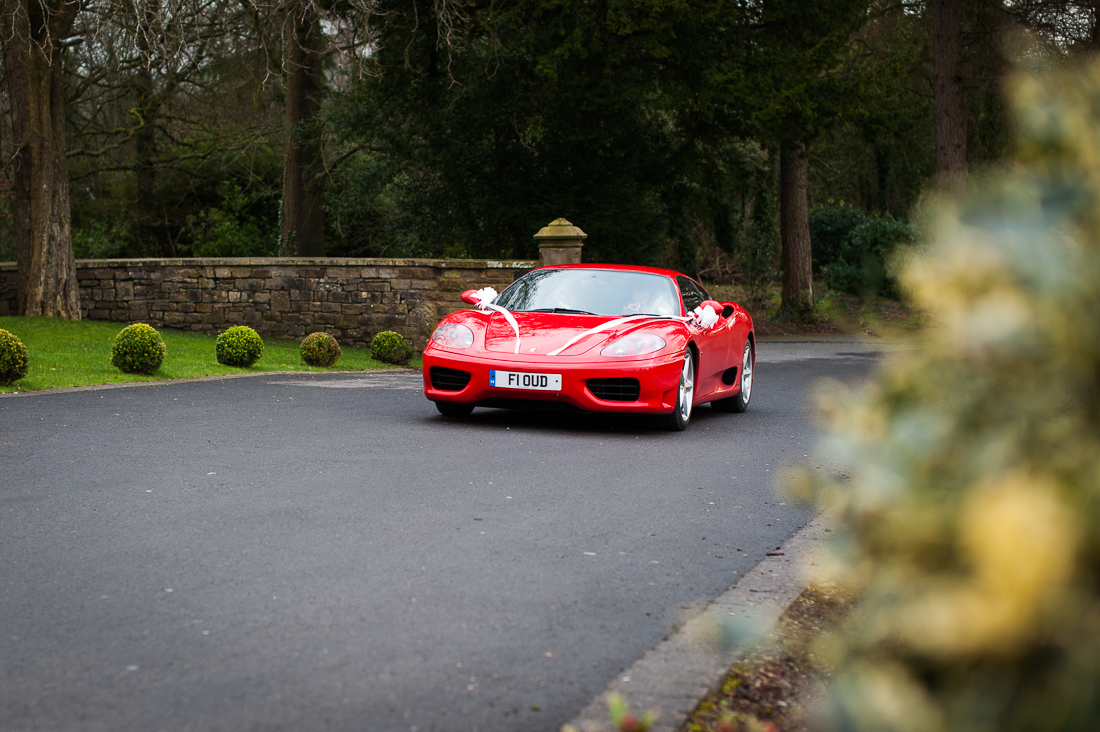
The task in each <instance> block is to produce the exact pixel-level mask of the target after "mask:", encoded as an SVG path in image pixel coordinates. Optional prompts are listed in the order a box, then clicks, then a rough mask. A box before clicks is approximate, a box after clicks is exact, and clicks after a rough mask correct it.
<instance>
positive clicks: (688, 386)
mask: <svg viewBox="0 0 1100 732" xmlns="http://www.w3.org/2000/svg"><path fill="white" fill-rule="evenodd" d="M694 397H695V357H694V356H693V355H692V354H691V350H690V349H689V350H688V351H687V352H685V353H684V365H683V366H682V367H681V368H680V385H679V386H678V387H677V389H676V405H675V406H674V407H673V408H672V414H670V415H668V416H667V417H665V426H666V427H667V428H668V429H670V430H673V431H675V432H680V431H682V430H686V429H687V426H688V422H689V421H690V420H691V409H692V400H693V399H694Z"/></svg>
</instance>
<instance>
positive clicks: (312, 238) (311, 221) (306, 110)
mask: <svg viewBox="0 0 1100 732" xmlns="http://www.w3.org/2000/svg"><path fill="white" fill-rule="evenodd" d="M323 60H324V36H323V35H322V33H321V21H320V18H318V17H317V15H316V13H315V12H313V11H312V10H311V9H310V8H309V7H308V5H307V4H297V3H292V4H291V5H290V9H289V17H288V18H287V24H286V62H285V63H286V125H287V138H286V145H285V151H284V164H283V233H282V237H283V243H282V251H283V254H285V255H289V254H297V255H299V256H303V257H323V256H324V255H325V219H324V208H325V175H324V160H323V158H322V157H321V136H320V134H319V132H318V131H317V130H316V129H313V123H314V122H315V121H316V120H315V119H314V115H315V113H316V112H317V111H318V110H319V109H320V108H321V92H322V90H321V70H322V69H321V64H322V62H323Z"/></svg>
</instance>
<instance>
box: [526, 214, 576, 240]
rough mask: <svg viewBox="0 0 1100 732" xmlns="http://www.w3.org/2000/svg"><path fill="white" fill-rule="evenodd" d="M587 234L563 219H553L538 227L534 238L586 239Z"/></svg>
mask: <svg viewBox="0 0 1100 732" xmlns="http://www.w3.org/2000/svg"><path fill="white" fill-rule="evenodd" d="M587 238H588V234H585V233H584V232H583V231H581V230H580V227H578V226H573V224H571V223H569V222H568V221H566V220H565V219H554V220H553V221H551V222H550V223H549V224H547V225H546V226H544V227H542V228H541V229H539V233H537V234H535V239H538V240H544V239H587Z"/></svg>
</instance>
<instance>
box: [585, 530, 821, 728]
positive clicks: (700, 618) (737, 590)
mask: <svg viewBox="0 0 1100 732" xmlns="http://www.w3.org/2000/svg"><path fill="white" fill-rule="evenodd" d="M834 524H835V518H834V517H833V516H832V514H829V513H824V514H819V515H818V516H817V517H816V518H814V519H813V520H812V521H810V523H808V524H806V526H804V527H803V528H802V529H801V530H799V532H798V533H796V534H795V535H794V536H792V537H791V538H790V539H788V540H787V541H786V542H785V543H784V544H783V546H782V548H781V549H779V550H777V551H775V552H769V553H768V555H767V556H766V557H765V558H764V560H763V561H762V562H760V563H759V564H757V565H756V566H755V567H753V569H752V570H750V571H749V572H748V573H746V574H745V576H744V577H742V578H741V580H740V581H739V582H738V583H737V584H736V585H734V586H733V587H731V588H730V589H728V590H726V592H724V593H723V594H722V595H720V596H719V597H718V598H717V599H715V600H714V601H713V602H711V603H710V604H709V605H708V606H707V607H706V609H705V610H703V611H702V612H701V613H700V614H698V615H696V616H695V617H693V618H692V619H690V620H688V621H687V622H686V623H685V624H684V625H683V626H682V627H681V628H679V629H678V630H676V631H675V632H674V633H673V634H672V635H671V636H670V637H669V638H667V639H666V640H664V641H662V642H661V643H659V644H658V645H657V647H655V648H654V649H653V650H651V651H649V652H648V653H646V654H645V655H644V656H642V658H640V659H638V661H636V662H635V663H634V665H632V666H631V667H630V668H628V669H627V670H626V671H624V672H622V673H620V674H619V675H618V676H617V677H616V678H615V680H614V681H613V682H612V683H611V684H610V685H609V686H608V687H607V689H605V690H604V691H603V692H601V693H600V694H599V695H597V696H596V697H595V698H594V699H593V700H592V701H591V702H589V704H588V705H587V706H586V707H585V708H584V709H583V710H581V713H580V714H578V715H577V716H576V717H575V718H573V719H572V720H570V721H569V722H568V725H572V726H573V727H574V728H576V729H577V730H580V732H606V731H607V730H609V729H610V726H609V724H608V716H607V697H608V695H609V694H612V693H617V694H620V695H621V696H622V697H623V698H624V699H625V700H626V702H627V703H628V704H629V705H630V709H631V710H632V711H634V712H636V713H639V714H640V713H641V712H644V711H646V710H648V709H654V710H656V711H658V712H659V713H660V718H659V719H658V721H657V724H656V725H655V726H654V727H653V732H676V731H677V730H679V729H680V727H681V726H683V724H684V721H685V720H686V719H687V718H688V716H689V715H690V714H691V713H692V712H693V711H695V708H696V707H697V706H698V705H699V702H700V701H702V699H703V698H704V697H705V696H706V695H707V694H709V693H710V692H711V691H713V690H714V689H716V688H717V687H718V685H719V684H721V683H722V681H723V680H724V679H725V677H726V674H727V673H728V672H729V669H730V666H732V665H733V664H734V663H736V662H737V661H738V660H740V659H741V658H743V657H744V656H745V655H746V654H747V653H748V652H749V651H750V650H752V645H751V644H747V645H744V646H739V647H735V648H733V649H730V650H727V651H725V652H723V651H721V650H719V649H718V648H717V645H716V643H715V642H714V641H713V640H712V639H713V638H714V631H715V629H718V628H722V627H726V626H727V623H728V621H729V620H730V619H731V617H732V618H742V619H751V620H752V621H753V622H754V624H758V627H766V628H767V629H768V632H770V630H771V629H772V628H774V626H775V624H776V623H777V621H778V620H779V617H780V616H781V615H782V614H783V613H784V611H786V609H787V608H788V607H789V606H790V604H791V603H792V602H794V600H795V599H796V598H797V597H798V596H799V595H800V594H801V593H802V591H803V590H804V589H806V586H807V584H808V582H809V579H808V575H809V573H808V572H807V571H806V570H807V569H809V567H810V566H811V565H812V564H813V563H815V562H816V563H820V559H821V557H822V555H823V554H824V552H825V550H826V546H825V542H826V539H827V537H828V532H829V531H831V530H832V528H833V526H834Z"/></svg>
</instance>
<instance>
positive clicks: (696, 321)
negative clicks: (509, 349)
mask: <svg viewBox="0 0 1100 732" xmlns="http://www.w3.org/2000/svg"><path fill="white" fill-rule="evenodd" d="M638 318H653V319H655V320H679V321H681V322H684V323H687V324H688V325H693V326H695V327H696V328H699V329H700V330H706V329H707V328H710V327H711V326H712V325H714V324H715V323H717V322H718V313H717V312H716V311H715V309H714V308H712V307H711V306H710V305H707V306H706V307H705V308H704V307H702V306H700V307H697V308H695V309H694V310H692V311H691V313H690V314H688V316H687V317H682V316H678V315H650V314H648V313H640V314H638V315H628V316H626V317H625V318H617V319H615V320H609V321H607V322H606V323H604V324H603V325H597V326H596V327H595V328H592V329H590V330H586V331H585V332H583V333H581V334H579V335H575V336H573V337H572V338H570V339H569V340H568V341H566V343H565V345H564V346H562V347H561V348H559V349H557V350H555V351H550V353H548V354H546V355H547V356H557V355H558V354H559V353H561V352H562V351H564V350H565V349H567V348H569V346H571V345H573V344H574V343H576V342H577V341H579V340H581V339H582V338H587V337H588V336H590V335H593V334H595V333H599V332H600V331H604V330H608V329H610V328H617V327H618V326H620V325H622V324H623V323H627V322H629V321H631V320H637V319H638ZM517 353H518V351H517Z"/></svg>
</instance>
